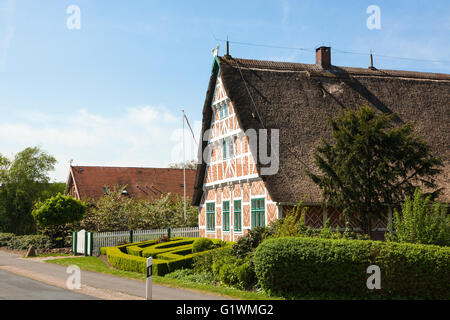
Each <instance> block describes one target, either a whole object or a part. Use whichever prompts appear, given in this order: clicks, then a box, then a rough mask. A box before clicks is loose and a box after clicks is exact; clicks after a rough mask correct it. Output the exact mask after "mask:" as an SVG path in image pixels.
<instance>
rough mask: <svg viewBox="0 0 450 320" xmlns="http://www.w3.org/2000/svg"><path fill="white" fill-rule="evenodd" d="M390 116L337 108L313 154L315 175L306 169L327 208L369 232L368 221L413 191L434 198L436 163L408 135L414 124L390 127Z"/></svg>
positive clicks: (426, 148) (419, 140)
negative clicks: (327, 132) (423, 191)
mask: <svg viewBox="0 0 450 320" xmlns="http://www.w3.org/2000/svg"><path fill="white" fill-rule="evenodd" d="M394 119H395V115H394V114H378V113H376V112H375V110H373V109H371V108H370V107H368V106H364V107H361V108H359V110H343V111H342V112H341V113H340V114H339V115H338V116H337V117H335V118H333V119H329V125H330V127H331V141H328V140H325V139H322V142H321V145H320V146H318V147H317V148H316V150H315V151H314V154H313V156H314V160H315V164H316V166H317V168H318V169H319V173H316V172H312V171H310V170H308V171H307V174H308V175H309V176H310V177H311V179H312V180H313V181H314V182H315V183H316V184H317V185H318V186H319V187H320V188H321V189H322V192H323V195H324V198H325V200H326V202H327V204H328V205H330V206H333V207H335V208H337V209H341V210H343V213H344V215H345V217H346V219H347V220H348V219H352V220H353V221H356V222H357V223H358V224H359V226H360V227H361V228H362V230H363V231H364V232H365V233H367V234H370V231H371V226H372V222H373V221H374V220H375V219H376V218H378V217H380V216H381V215H383V214H385V213H386V212H387V209H388V206H395V207H398V206H399V205H400V204H401V203H402V202H403V201H404V200H405V199H406V198H407V197H409V196H413V195H414V191H415V189H416V187H418V186H420V187H423V188H426V189H427V190H429V191H430V192H429V195H431V196H433V197H434V196H437V195H438V193H439V191H440V189H437V185H436V183H435V180H434V178H433V177H434V176H435V175H436V174H438V173H440V172H441V167H442V166H443V163H442V160H441V159H439V158H436V157H434V156H433V155H432V154H431V150H430V147H429V146H428V145H427V143H425V141H424V140H423V139H422V138H421V137H420V136H418V135H417V134H416V133H415V132H414V124H413V123H406V124H403V125H396V123H395V122H394Z"/></svg>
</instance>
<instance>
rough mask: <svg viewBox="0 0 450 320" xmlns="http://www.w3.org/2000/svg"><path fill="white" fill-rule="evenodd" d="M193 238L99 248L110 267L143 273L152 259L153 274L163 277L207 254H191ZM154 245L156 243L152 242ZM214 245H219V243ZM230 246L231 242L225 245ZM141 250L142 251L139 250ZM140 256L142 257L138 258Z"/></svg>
mask: <svg viewBox="0 0 450 320" xmlns="http://www.w3.org/2000/svg"><path fill="white" fill-rule="evenodd" d="M194 241H195V238H173V239H172V240H171V241H170V242H164V243H160V244H157V245H152V244H151V242H150V241H146V242H139V243H133V244H126V245H121V246H117V247H108V248H100V253H101V254H106V256H107V259H108V262H109V264H110V265H111V266H113V267H115V268H117V269H120V270H125V271H133V272H140V273H145V272H146V268H147V258H148V257H150V256H152V257H153V274H154V275H157V276H164V275H165V274H167V273H170V272H173V271H176V270H178V269H181V268H192V264H193V258H194V257H195V256H198V255H201V254H204V253H207V252H208V251H204V252H200V253H192V244H193V242H194ZM153 242H154V243H156V241H153ZM214 243H216V244H219V243H220V241H215V242H214ZM226 244H227V245H228V246H231V244H232V242H228V243H226ZM140 249H143V250H140ZM139 254H142V256H139Z"/></svg>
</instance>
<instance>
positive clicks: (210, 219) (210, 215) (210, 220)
mask: <svg viewBox="0 0 450 320" xmlns="http://www.w3.org/2000/svg"><path fill="white" fill-rule="evenodd" d="M206 230H208V231H215V230H216V205H215V203H207V204H206Z"/></svg>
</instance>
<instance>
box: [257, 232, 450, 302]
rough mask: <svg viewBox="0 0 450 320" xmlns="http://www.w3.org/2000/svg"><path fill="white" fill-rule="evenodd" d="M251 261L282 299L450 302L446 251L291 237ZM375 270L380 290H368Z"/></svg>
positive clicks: (268, 244)
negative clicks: (322, 296) (323, 296)
mask: <svg viewBox="0 0 450 320" xmlns="http://www.w3.org/2000/svg"><path fill="white" fill-rule="evenodd" d="M253 262H254V264H255V271H256V275H257V278H258V280H259V283H260V285H261V287H262V288H263V289H265V290H267V291H268V292H271V293H276V294H280V295H284V296H295V295H304V294H309V293H313V292H317V293H336V294H343V295H350V296H358V297H391V298H396V297H401V298H431V299H448V298H450V248H448V247H438V246H431V245H418V244H402V243H389V242H379V241H367V240H366V241H361V240H334V239H319V238H304V237H287V238H276V239H268V240H266V241H265V242H263V243H262V244H261V245H260V246H259V247H258V248H257V250H256V251H255V255H254V259H253ZM371 265H377V266H379V267H380V269H381V287H382V289H381V290H373V291H371V290H368V289H367V286H366V282H367V279H368V277H369V275H368V274H367V273H366V272H367V268H368V267H369V266H371Z"/></svg>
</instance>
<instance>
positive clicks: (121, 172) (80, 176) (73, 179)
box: [67, 166, 195, 200]
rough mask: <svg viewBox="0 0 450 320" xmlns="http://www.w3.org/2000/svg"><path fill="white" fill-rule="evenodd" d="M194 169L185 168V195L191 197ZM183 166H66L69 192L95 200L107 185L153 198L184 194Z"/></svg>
mask: <svg viewBox="0 0 450 320" xmlns="http://www.w3.org/2000/svg"><path fill="white" fill-rule="evenodd" d="M194 180H195V170H192V169H189V170H186V195H187V196H189V198H191V197H192V193H193V190H194ZM183 181H184V178H183V169H166V168H123V167H89V166H79V167H78V166H77V167H74V166H70V172H69V178H68V180H67V185H68V190H69V193H70V195H72V196H73V197H75V198H77V199H85V198H92V199H98V198H100V197H101V196H103V195H105V193H106V192H107V190H108V188H109V189H112V188H114V187H115V186H116V185H119V186H126V189H125V190H126V191H125V192H124V195H127V196H130V197H132V198H139V199H147V200H153V199H155V198H159V197H160V196H161V195H163V194H167V193H172V194H178V195H180V196H183V195H184V188H183Z"/></svg>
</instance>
